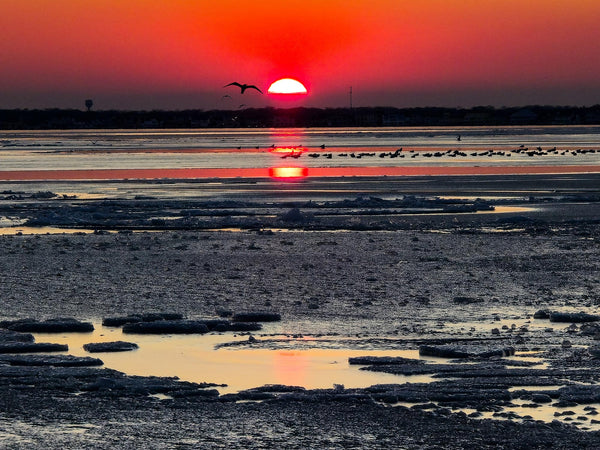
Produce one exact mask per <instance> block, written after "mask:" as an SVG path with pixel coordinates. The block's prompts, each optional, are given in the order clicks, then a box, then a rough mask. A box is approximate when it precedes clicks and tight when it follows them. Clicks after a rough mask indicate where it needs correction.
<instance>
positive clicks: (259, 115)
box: [0, 105, 600, 130]
mask: <svg viewBox="0 0 600 450" xmlns="http://www.w3.org/2000/svg"><path fill="white" fill-rule="evenodd" d="M510 125H522V126H531V125H538V126H545V125H571V126H572V125H600V105H594V106H539V105H533V106H521V107H517V106H513V107H502V108H495V107H491V106H477V107H472V108H442V107H419V108H395V107H358V108H305V107H298V108H288V109H284V108H247V109H240V110H202V109H193V110H192V109H189V110H175V111H174V110H170V111H168V110H154V111H125V110H97V111H82V110H78V109H58V108H49V109H0V130H26V129H34V130H52V129H165V128H175V129H188V128H286V127H349V126H354V127H386V126H390V127H404V126H406V127H414V126H443V127H446V126H447V127H462V126H510Z"/></svg>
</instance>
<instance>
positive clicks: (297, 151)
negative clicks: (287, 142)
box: [269, 146, 306, 159]
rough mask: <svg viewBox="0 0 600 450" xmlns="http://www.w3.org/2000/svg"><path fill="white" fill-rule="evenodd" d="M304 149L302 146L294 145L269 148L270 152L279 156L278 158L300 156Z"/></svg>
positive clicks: (296, 157) (295, 157)
mask: <svg viewBox="0 0 600 450" xmlns="http://www.w3.org/2000/svg"><path fill="white" fill-rule="evenodd" d="M305 151H306V149H305V148H304V147H295V146H290V147H274V148H272V149H271V150H269V152H270V153H272V154H274V155H277V156H279V157H280V158H283V159H285V158H294V159H298V158H300V156H302V153H304V152H305Z"/></svg>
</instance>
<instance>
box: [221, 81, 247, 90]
mask: <svg viewBox="0 0 600 450" xmlns="http://www.w3.org/2000/svg"><path fill="white" fill-rule="evenodd" d="M227 86H237V87H239V88H240V89H242V85H241V84H240V83H238V82H237V81H234V82H233V83H229V84H226V85H225V86H223V87H224V88H226V87H227Z"/></svg>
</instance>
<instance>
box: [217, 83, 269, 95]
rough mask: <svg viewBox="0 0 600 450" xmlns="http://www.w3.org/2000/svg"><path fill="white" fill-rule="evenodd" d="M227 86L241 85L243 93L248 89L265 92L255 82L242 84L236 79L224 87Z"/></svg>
mask: <svg viewBox="0 0 600 450" xmlns="http://www.w3.org/2000/svg"><path fill="white" fill-rule="evenodd" d="M227 86H237V87H239V88H240V89H241V90H242V94H243V93H244V92H245V91H246V89H256V90H257V91H258V92H260V93H261V94H262V93H263V92H262V91H261V90H260V89H259V88H257V87H256V86H254V85H253V84H240V83H238V82H237V81H234V82H233V83H229V84H226V85H225V86H223V87H227Z"/></svg>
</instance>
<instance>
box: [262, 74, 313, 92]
mask: <svg viewBox="0 0 600 450" xmlns="http://www.w3.org/2000/svg"><path fill="white" fill-rule="evenodd" d="M267 92H268V93H269V94H296V95H297V94H306V93H308V91H307V90H306V88H305V87H304V85H303V84H302V83H300V82H299V81H298V80H294V79H293V78H281V79H280V80H277V81H275V82H274V83H273V84H271V86H269V90H268V91H267Z"/></svg>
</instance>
